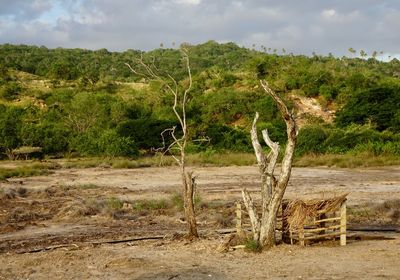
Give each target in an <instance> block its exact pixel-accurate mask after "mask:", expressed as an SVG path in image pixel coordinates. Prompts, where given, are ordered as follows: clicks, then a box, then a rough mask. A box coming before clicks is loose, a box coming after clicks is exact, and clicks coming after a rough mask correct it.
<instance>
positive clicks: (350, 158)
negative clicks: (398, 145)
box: [294, 154, 400, 168]
mask: <svg viewBox="0 0 400 280" xmlns="http://www.w3.org/2000/svg"><path fill="white" fill-rule="evenodd" d="M390 165H400V157H397V156H389V155H381V156H373V155H364V154H359V155H351V154H344V155H337V154H322V155H315V154H308V155H304V156H302V157H300V158H297V159H295V162H294V166H297V167H313V166H328V167H341V168H354V167H372V166H390Z"/></svg>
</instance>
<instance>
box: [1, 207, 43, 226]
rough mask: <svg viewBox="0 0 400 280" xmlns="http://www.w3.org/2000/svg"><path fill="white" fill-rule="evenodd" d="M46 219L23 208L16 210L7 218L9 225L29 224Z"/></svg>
mask: <svg viewBox="0 0 400 280" xmlns="http://www.w3.org/2000/svg"><path fill="white" fill-rule="evenodd" d="M45 218H46V217H45V216H43V215H41V214H39V213H35V212H33V211H27V210H25V209H24V208H22V207H17V208H14V209H13V210H12V211H11V212H10V213H9V214H8V215H7V218H6V221H7V222H8V223H18V222H27V221H35V220H43V219H45Z"/></svg>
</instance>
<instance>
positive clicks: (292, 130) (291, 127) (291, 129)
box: [260, 80, 297, 195]
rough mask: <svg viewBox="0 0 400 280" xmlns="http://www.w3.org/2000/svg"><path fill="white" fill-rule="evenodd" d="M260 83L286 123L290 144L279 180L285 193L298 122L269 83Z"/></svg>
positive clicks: (261, 81)
mask: <svg viewBox="0 0 400 280" xmlns="http://www.w3.org/2000/svg"><path fill="white" fill-rule="evenodd" d="M260 83H261V86H262V87H263V89H264V90H265V92H267V93H268V94H269V95H270V96H271V97H272V99H273V100H274V101H275V103H276V104H277V106H278V109H279V111H280V112H281V115H282V118H283V120H284V121H285V123H286V128H287V129H286V131H287V136H288V142H287V144H286V150H285V155H284V157H283V160H282V165H281V173H280V177H279V180H278V181H279V182H278V184H279V185H280V188H283V190H282V191H283V192H284V191H285V189H286V186H287V183H288V181H289V177H290V172H291V169H292V162H293V156H294V148H295V145H296V138H297V128H296V122H295V120H294V116H293V115H292V114H291V113H289V110H288V108H287V107H286V105H285V103H284V102H283V101H282V99H281V98H280V97H279V96H278V95H276V94H275V92H274V91H273V90H272V89H271V88H270V87H269V85H268V82H267V81H263V80H260ZM277 195H281V193H277ZM282 195H283V194H282Z"/></svg>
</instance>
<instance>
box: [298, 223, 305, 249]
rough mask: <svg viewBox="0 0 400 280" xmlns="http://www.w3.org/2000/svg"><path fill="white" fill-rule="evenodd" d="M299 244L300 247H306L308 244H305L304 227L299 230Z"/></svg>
mask: <svg viewBox="0 0 400 280" xmlns="http://www.w3.org/2000/svg"><path fill="white" fill-rule="evenodd" d="M299 242H300V246H305V245H306V243H305V242H304V228H303V226H302V227H301V228H300V229H299Z"/></svg>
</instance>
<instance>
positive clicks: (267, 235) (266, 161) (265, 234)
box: [242, 80, 297, 248]
mask: <svg viewBox="0 0 400 280" xmlns="http://www.w3.org/2000/svg"><path fill="white" fill-rule="evenodd" d="M260 84H261V86H262V88H263V90H264V91H265V92H266V93H267V94H268V95H269V96H271V97H272V99H273V100H274V102H275V103H276V105H277V106H278V108H279V112H280V114H281V115H282V118H283V119H284V121H285V123H286V128H287V138H288V141H287V145H286V149H285V154H284V156H283V160H282V164H281V170H280V173H279V176H278V177H276V176H275V175H274V170H275V167H276V164H277V160H278V156H279V151H280V147H279V143H277V142H273V141H272V140H271V139H270V137H269V135H268V130H267V129H264V130H263V131H262V136H263V139H264V141H265V143H266V144H267V145H268V147H269V148H270V150H271V151H270V152H269V154H268V155H267V156H266V155H265V154H264V152H263V149H262V147H261V144H260V142H259V140H258V135H257V127H256V125H257V120H258V118H259V114H258V113H256V115H255V118H254V121H253V125H252V128H251V141H252V144H253V148H254V152H255V155H256V158H257V163H258V166H259V170H260V175H261V204H262V207H261V216H259V215H258V213H257V210H256V207H255V205H254V202H253V199H252V197H251V196H250V194H249V192H248V191H247V190H246V189H244V190H243V191H242V196H243V201H244V204H245V206H246V208H247V211H248V213H249V216H250V221H251V226H252V233H253V239H254V241H256V242H258V243H259V244H260V246H262V247H263V248H266V247H267V248H268V247H271V246H274V245H275V229H276V217H277V213H278V210H279V207H280V205H281V202H282V198H283V195H284V193H285V190H286V187H287V185H288V182H289V178H290V174H291V169H292V161H293V155H294V151H295V145H296V139H297V129H296V123H295V120H294V116H293V115H292V114H291V113H290V112H289V110H288V108H287V107H286V105H285V103H284V102H283V101H282V99H281V98H280V97H279V96H278V95H277V94H276V93H275V92H274V91H273V90H272V89H271V88H270V87H269V85H268V83H267V82H266V81H263V80H261V81H260Z"/></svg>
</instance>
